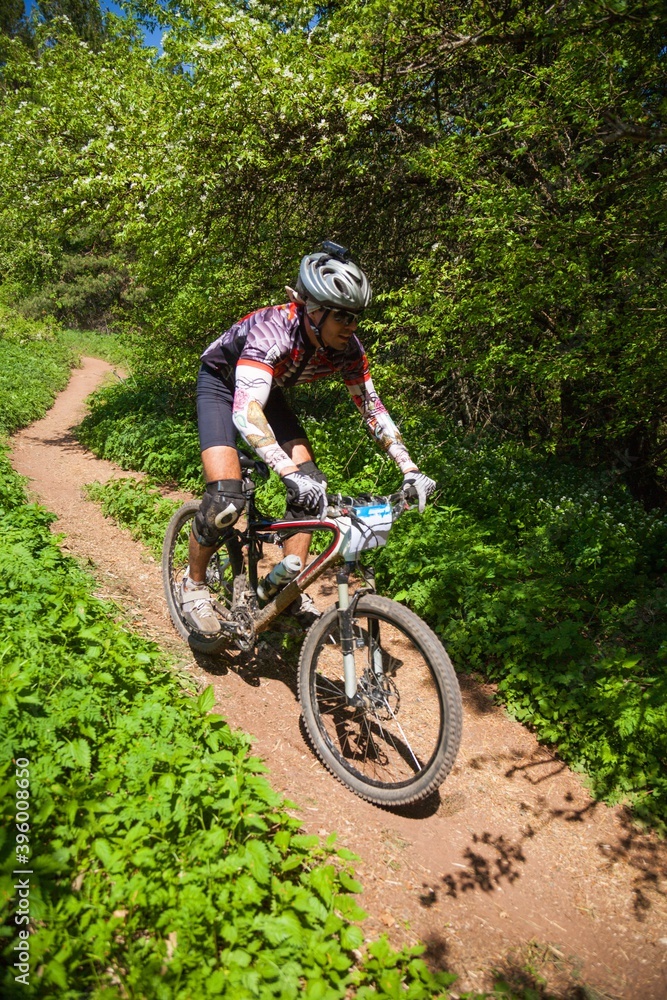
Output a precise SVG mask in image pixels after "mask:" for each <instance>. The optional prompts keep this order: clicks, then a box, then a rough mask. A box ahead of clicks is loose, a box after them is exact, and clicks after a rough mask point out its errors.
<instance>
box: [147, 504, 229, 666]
mask: <svg viewBox="0 0 667 1000" xmlns="http://www.w3.org/2000/svg"><path fill="white" fill-rule="evenodd" d="M198 510H199V501H198V500H190V501H189V502H188V503H186V504H184V505H183V506H182V507H181V508H180V509H179V510H177V511H176V513H175V514H174V516H173V517H172V519H171V521H170V522H169V525H168V527H167V531H166V534H165V538H164V544H163V546H162V582H163V585H164V592H165V597H166V599H167V606H168V608H169V614H170V615H171V620H172V621H173V623H174V625H175V627H176V630H177V631H178V633H179V635H181V636H182V637H183V639H185V640H186V642H188V643H189V645H190V646H191V647H192V649H195V650H197V651H198V652H200V653H216V652H218V651H219V650H221V649H225V648H227V647H228V646H230V645H231V637H230V635H229V633H227V632H224V631H223V632H220V633H217V634H216V635H214V636H206V635H204V634H203V633H201V632H198V631H197V630H196V629H194V628H193V627H192V626H191V625H190V624H189V623H188V622H187V621H186V620H185V618H184V617H183V614H182V611H181V601H180V591H181V584H182V582H183V578H184V576H185V571H186V570H187V568H188V551H189V546H190V532H191V530H192V522H193V520H194V517H195V514H196V513H197V511H198ZM233 583H234V574H233V570H232V566H231V562H230V559H229V553H228V552H227V548H226V547H225V546H224V545H223V546H222V547H221V548H220V549H219V550H218V551H217V552H215V553H214V554H213V556H212V557H211V560H210V562H209V564H208V569H207V571H206V585H207V586H208V588H209V590H210V591H211V594H212V596H213V597H214V600H215V603H216V604H217V605H218V608H219V610H220V611H221V614H222V615H224V611H225V609H229V608H230V607H231V602H232V591H233Z"/></svg>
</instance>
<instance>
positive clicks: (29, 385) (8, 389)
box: [0, 306, 74, 433]
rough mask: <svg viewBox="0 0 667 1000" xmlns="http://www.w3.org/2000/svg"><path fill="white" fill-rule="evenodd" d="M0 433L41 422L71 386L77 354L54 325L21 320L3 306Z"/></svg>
mask: <svg viewBox="0 0 667 1000" xmlns="http://www.w3.org/2000/svg"><path fill="white" fill-rule="evenodd" d="M0 355H1V356H2V365H0V431H4V432H6V433H11V432H12V431H15V430H18V428H19V427H25V426H26V424H29V423H30V422H31V421H33V420H37V419H38V418H39V417H41V416H42V415H43V414H44V412H45V411H46V410H47V409H48V408H49V406H51V404H52V403H53V400H54V399H55V396H56V393H57V392H59V391H60V389H63V388H64V387H65V386H66V385H67V381H68V379H69V372H70V368H71V367H72V365H73V363H74V354H73V352H72V350H71V349H70V347H69V346H68V345H66V344H64V343H62V342H61V341H60V340H59V339H58V338H57V337H56V328H55V327H54V325H53V324H52V323H37V322H32V321H31V320H27V319H22V318H20V317H17V316H16V315H15V314H14V313H13V312H12V311H11V310H9V309H7V308H6V307H2V306H0Z"/></svg>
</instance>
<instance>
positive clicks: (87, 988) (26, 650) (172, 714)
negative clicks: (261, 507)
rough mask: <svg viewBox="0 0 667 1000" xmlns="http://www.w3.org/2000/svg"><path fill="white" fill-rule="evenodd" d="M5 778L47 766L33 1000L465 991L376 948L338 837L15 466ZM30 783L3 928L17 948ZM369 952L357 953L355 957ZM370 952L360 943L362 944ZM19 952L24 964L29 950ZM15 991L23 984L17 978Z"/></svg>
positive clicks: (37, 790) (36, 804) (34, 822)
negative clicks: (28, 493) (67, 548)
mask: <svg viewBox="0 0 667 1000" xmlns="http://www.w3.org/2000/svg"><path fill="white" fill-rule="evenodd" d="M0 472H1V475H0V540H1V541H0V647H1V648H2V650H3V656H2V660H1V662H0V691H1V693H2V699H1V701H0V732H1V733H2V736H1V737H0V784H1V785H2V788H3V790H4V791H5V792H9V791H10V790H12V789H13V778H12V776H13V773H14V765H13V763H12V762H13V759H14V758H16V757H17V756H23V757H27V758H28V759H29V760H30V762H31V779H32V781H31V795H32V798H31V844H30V847H31V858H30V862H31V868H32V870H33V872H34V876H33V877H32V878H33V882H32V883H31V886H32V887H33V891H32V892H31V918H32V931H33V933H32V934H31V937H30V952H31V967H32V969H33V970H34V971H33V975H32V979H31V984H32V985H31V987H30V989H29V990H28V992H27V994H26V995H32V996H39V997H56V996H57V997H58V998H59V1000H67V998H72V1000H74V998H75V997H80V996H81V995H82V994H83V993H85V994H86V995H87V996H91V997H96V998H103V997H112V996H117V995H118V991H119V990H121V991H122V992H123V995H124V996H128V997H134V998H137V1000H139V998H143V997H149V996H150V997H160V998H163V997H164V998H181V997H182V998H185V997H191V996H201V997H203V996H230V997H234V998H235V1000H236V998H243V997H247V998H251V997H257V996H266V997H271V996H275V997H281V998H282V997H284V998H286V997H294V998H296V997H301V996H305V997H312V998H320V997H331V998H334V997H340V998H343V997H345V996H346V995H349V993H350V991H351V990H352V991H356V995H357V996H359V997H364V996H366V997H370V996H378V997H393V996H398V995H400V996H406V997H414V998H421V997H423V998H426V997H432V996H436V995H443V996H445V995H446V987H447V985H448V984H449V983H451V982H452V980H453V977H452V976H450V975H447V974H438V975H434V974H432V973H431V972H429V970H428V969H427V967H426V965H425V964H424V963H423V962H422V961H421V959H419V958H418V952H419V949H417V950H416V951H415V950H412V951H410V950H408V951H404V952H394V951H392V950H391V949H390V948H388V947H387V946H386V944H383V943H381V942H380V943H377V944H376V945H374V946H372V947H371V950H370V954H369V958H368V961H367V962H364V961H361V962H360V961H359V960H358V954H359V953H358V952H357V951H356V949H358V948H359V947H360V946H361V945H362V944H363V942H364V934H363V931H362V930H361V928H360V927H359V926H358V925H357V921H359V920H361V919H362V918H363V916H364V913H363V911H362V910H361V909H360V908H359V906H358V905H357V903H356V902H355V898H354V896H355V893H357V892H358V891H359V890H360V888H361V887H360V885H359V883H358V882H357V881H356V880H355V879H354V876H353V872H352V869H351V868H350V862H351V861H352V860H353V856H352V855H351V854H350V853H349V852H348V851H345V850H338V851H336V850H335V848H334V840H335V837H334V836H332V837H330V838H329V839H328V841H327V842H326V843H325V844H323V845H321V844H320V842H319V839H318V838H317V837H309V836H304V835H303V834H302V833H301V832H300V828H299V823H298V821H297V820H295V819H294V818H292V817H291V816H290V815H289V814H288V813H287V811H286V806H287V805H288V803H286V802H285V801H284V800H283V799H282V798H281V797H280V796H279V795H277V794H276V793H275V792H274V791H273V790H272V789H271V787H270V785H269V783H268V782H267V780H266V778H265V777H264V774H263V772H264V767H263V765H262V764H261V762H260V761H259V760H258V759H257V758H255V757H252V756H250V754H249V741H248V739H247V737H244V736H243V735H241V734H239V733H233V732H232V731H231V730H230V729H229V727H228V725H227V724H226V722H225V721H224V720H223V719H222V718H221V717H220V716H219V715H216V714H211V709H212V708H213V704H214V695H213V691H212V689H211V688H207V689H206V690H205V691H204V692H203V693H202V694H200V695H199V696H198V697H193V696H192V694H193V693H192V684H191V682H190V681H189V680H187V679H185V678H183V677H181V676H179V675H178V674H177V673H176V672H175V671H173V670H171V669H168V665H167V664H166V663H165V660H164V656H163V654H162V653H161V652H160V651H159V650H158V649H157V647H156V646H155V645H153V644H152V643H150V642H148V641H146V640H143V639H141V638H140V637H139V636H137V635H134V634H132V633H130V632H128V631H127V630H125V629H124V628H122V627H121V626H120V625H119V624H118V623H117V621H116V620H115V616H116V612H115V609H113V608H112V607H110V606H108V605H104V604H102V603H101V602H100V601H99V600H97V599H95V598H94V597H93V596H92V595H91V587H92V581H90V580H89V579H88V578H87V577H85V575H84V574H83V573H82V571H81V570H80V569H79V568H78V567H77V566H76V564H75V563H74V562H73V561H72V560H70V559H69V558H66V557H65V556H64V555H63V554H62V553H61V552H60V550H59V549H58V547H57V545H56V543H55V541H54V538H53V536H52V535H51V533H50V531H49V524H50V522H51V521H52V520H53V517H52V515H50V514H48V513H46V512H45V511H43V510H41V509H40V508H38V507H35V506H31V505H27V504H25V498H24V495H23V493H22V490H21V488H20V485H19V483H18V479H17V477H16V476H15V475H14V474H13V472H11V470H10V469H9V467H8V465H7V464H6V463H5V464H3V465H2V467H1V468H0ZM11 802H12V796H10V795H9V794H6V795H3V796H2V803H3V805H2V807H1V810H2V820H3V822H2V825H1V827H0V829H2V831H3V832H2V835H1V836H0V858H1V860H2V871H3V872H5V873H7V874H4V875H2V876H1V877H0V905H1V909H2V916H3V930H2V931H0V939H1V941H2V946H3V950H4V955H5V959H7V958H8V956H9V955H10V953H11V946H12V943H13V942H12V923H11V917H10V914H11V911H12V906H13V903H12V893H13V890H12V883H13V879H12V876H11V874H9V873H10V872H11V869H12V868H13V867H14V864H13V861H12V858H13V851H14V843H13V840H12V838H11V836H10V833H9V831H10V830H11V829H12V805H11ZM353 953H354V954H353ZM355 956H357V957H355ZM10 961H11V960H9V962H8V965H9V964H10ZM3 975H4V978H3V980H2V982H3V988H4V989H5V992H6V995H12V990H13V987H14V983H13V973H12V971H11V969H10V968H8V967H7V968H6V970H5V972H4V974H3Z"/></svg>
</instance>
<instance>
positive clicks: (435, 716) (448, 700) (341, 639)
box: [162, 455, 462, 806]
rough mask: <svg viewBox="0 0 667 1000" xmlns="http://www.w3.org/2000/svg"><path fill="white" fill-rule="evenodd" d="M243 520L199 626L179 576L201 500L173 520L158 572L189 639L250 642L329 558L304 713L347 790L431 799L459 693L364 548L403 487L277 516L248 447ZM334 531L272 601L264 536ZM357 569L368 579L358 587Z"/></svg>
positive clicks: (449, 753) (306, 667)
mask: <svg viewBox="0 0 667 1000" xmlns="http://www.w3.org/2000/svg"><path fill="white" fill-rule="evenodd" d="M241 467H242V482H243V491H244V494H245V497H246V511H245V526H242V524H243V522H237V523H236V524H235V525H234V526H232V527H231V528H229V529H228V530H227V532H226V533H225V534H224V535H223V536H222V538H221V539H220V540H219V543H218V546H217V549H216V551H215V553H214V554H213V556H212V558H211V560H210V562H209V566H208V571H207V577H206V583H207V585H208V587H209V589H210V591H211V593H212V595H213V596H214V601H213V606H214V608H215V610H216V612H217V614H218V615H219V619H220V625H221V629H220V632H219V633H217V634H215V635H214V636H212V637H211V636H205V635H203V634H201V633H198V632H196V631H195V630H194V629H193V628H192V627H191V626H190V625H189V624H188V622H187V621H186V620H185V619H184V617H183V614H182V611H181V601H180V586H181V582H182V580H183V576H184V573H185V571H186V569H187V565H188V545H189V538H190V529H191V525H192V521H193V519H194V516H195V514H196V512H197V510H198V509H199V501H197V500H193V501H190V502H189V503H186V504H184V506H183V507H181V508H180V510H178V511H176V513H175V514H174V516H173V517H172V519H171V521H170V523H169V526H168V528H167V532H166V536H165V540H164V547H163V553H162V574H163V581H164V588H165V594H166V598H167V604H168V606H169V611H170V614H171V617H172V620H173V622H174V625H175V626H176V629H177V630H178V632H179V633H180V635H181V636H182V637H183V638H184V639H185V640H186V641H187V642H188V643H189V644H190V646H191V647H192V649H194V650H196V651H199V652H205V653H218V652H222V651H224V650H226V649H227V650H231V649H234V648H238V649H241V650H244V651H251V650H252V649H254V647H255V645H256V642H257V637H258V635H259V634H260V633H262V632H263V631H265V630H266V629H268V628H269V626H270V625H271V624H272V623H273V622H274V621H275V620H276V619H277V618H278V616H279V615H281V614H282V613H283V612H285V610H286V609H287V608H289V606H290V605H291V604H292V602H293V601H294V600H295V599H296V598H297V597H298V596H299V594H301V593H302V592H303V591H304V590H306V588H307V587H309V586H310V585H311V584H312V583H314V582H315V580H317V579H318V577H319V576H321V574H322V573H323V572H324V571H325V570H326V569H327V568H329V567H331V566H332V565H333V564H335V563H338V564H342V565H340V569H339V571H338V573H337V576H336V584H337V589H338V600H337V602H336V604H335V605H334V606H332V607H331V608H329V609H328V610H327V611H325V612H324V613H323V615H322V616H321V617H320V618H319V619H317V620H316V621H315V622H314V624H313V625H312V626H311V627H310V628H309V630H308V631H307V633H306V636H305V639H304V642H303V646H302V648H301V655H300V657H299V666H298V692H299V700H300V703H301V708H302V713H303V720H304V723H305V726H306V729H307V731H308V735H309V737H310V739H311V741H312V744H313V747H314V749H315V751H316V752H317V754H318V756H319V757H320V759H321V760H322V762H323V763H324V764H325V766H326V767H327V768H328V769H329V770H330V771H331V772H332V774H334V775H335V776H336V777H337V778H338V779H339V780H340V781H341V782H343V784H345V785H346V786H347V787H348V788H349V789H350V790H351V791H353V792H355V793H356V794H357V795H359V796H361V798H364V799H367V800H368V801H369V802H373V803H376V804H378V805H385V806H386V805H393V806H398V805H407V804H409V803H412V802H417V801H418V800H420V799H423V798H426V797H427V796H429V795H430V794H431V793H432V792H434V791H435V789H436V788H437V787H438V786H439V785H440V784H441V783H442V782H443V781H444V779H445V778H446V777H447V775H448V774H449V772H450V770H451V768H452V766H453V764H454V760H455V758H456V754H457V752H458V748H459V744H460V741H461V724H462V710H461V694H460V690H459V686H458V682H457V679H456V674H455V673H454V670H453V667H452V665H451V662H450V660H449V657H448V655H447V653H446V652H445V649H444V648H443V646H442V644H441V643H440V641H439V639H438V638H437V636H436V635H435V634H434V633H433V632H432V631H431V629H430V628H429V627H428V626H427V625H426V624H425V623H424V622H423V621H422V620H421V619H420V618H419V617H418V616H417V615H416V614H414V612H412V611H410V610H409V609H408V608H406V607H405V606H404V605H402V604H399V603H398V602H396V601H392V600H389V599H388V598H386V597H382V596H380V595H379V594H377V593H376V592H375V583H374V575H373V572H372V570H370V569H368V568H365V567H362V566H360V564H359V556H360V555H361V553H362V552H365V551H368V550H369V549H373V548H378V547H379V546H381V545H384V544H385V543H386V541H387V536H388V534H389V531H390V529H391V526H392V524H393V523H395V521H396V520H397V518H398V517H400V516H401V515H402V514H403V513H404V512H405V511H406V510H409V509H410V508H411V503H410V500H411V499H412V498H411V497H409V496H407V495H406V494H405V493H404V492H402V491H401V492H399V493H394V494H392V495H391V496H388V497H371V496H364V497H357V498H353V497H344V496H341V495H329V497H328V500H329V505H328V506H327V508H326V510H325V512H324V515H323V517H322V518H312V517H304V518H303V519H300V520H273V519H271V518H268V517H265V516H263V515H262V514H261V513H260V512H259V511H258V509H257V506H256V503H255V483H254V481H253V479H252V473H253V472H254V473H256V474H258V475H259V476H260V477H262V478H266V477H268V469H267V468H266V466H265V465H264V464H263V463H261V462H257V461H254V460H253V459H251V458H248V457H247V456H245V455H242V456H241ZM306 531H307V532H310V533H314V532H318V533H319V532H327V533H329V535H330V536H331V537H330V538H329V537H328V535H327V536H325V540H326V542H327V543H328V544H327V545H326V547H325V548H324V549H323V551H321V552H319V554H317V555H315V557H314V558H313V559H312V561H311V562H310V563H309V564H308V565H307V566H306V567H305V568H303V569H302V570H301V572H300V573H299V575H298V576H297V577H296V579H294V580H292V581H291V582H290V583H288V584H287V586H286V587H285V588H284V589H283V590H280V591H279V592H278V594H277V595H276V596H275V597H274V598H273V599H272V600H270V601H269V603H267V604H266V605H265V606H261V603H262V602H260V600H259V599H258V597H257V585H258V563H259V561H260V559H261V558H262V549H263V545H264V544H269V543H270V544H282V543H283V542H284V540H285V539H286V538H288V537H289V536H290V535H293V534H296V533H300V532H306ZM355 571H356V572H359V573H360V575H361V577H362V581H363V586H361V587H359V588H358V589H356V590H354V591H353V592H352V591H351V590H350V576H351V574H352V573H353V572H355Z"/></svg>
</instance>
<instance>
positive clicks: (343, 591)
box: [336, 563, 382, 705]
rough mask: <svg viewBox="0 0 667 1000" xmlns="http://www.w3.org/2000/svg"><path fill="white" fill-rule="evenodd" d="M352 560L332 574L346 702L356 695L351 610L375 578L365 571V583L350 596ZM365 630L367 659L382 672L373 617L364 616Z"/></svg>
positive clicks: (377, 623) (368, 589)
mask: <svg viewBox="0 0 667 1000" xmlns="http://www.w3.org/2000/svg"><path fill="white" fill-rule="evenodd" d="M353 568H354V564H353V563H352V564H348V563H346V564H345V567H344V568H343V569H341V570H339V572H338V573H337V574H336V583H337V585H338V632H339V635H340V647H341V651H342V654H343V676H344V678H345V696H346V698H347V701H348V704H352V705H353V704H356V703H357V701H358V695H357V671H356V669H355V662H354V647H355V638H354V628H353V620H354V612H355V610H356V607H357V602H358V600H359V598H360V597H361V596H362V594H367V593H368V592H369V591H374V590H375V579H374V576H373V574H372V571H370V572H369V571H366V573H365V577H366V584H367V586H366V587H363V588H361V589H360V590H357V591H355V593H354V594H353V596H352V599H350V586H349V583H350V572H351V570H352V569H353ZM368 630H369V637H368V638H369V654H370V655H369V659H370V662H371V663H372V666H373V671H374V673H375V674H376V675H381V674H382V652H381V649H380V623H379V622H378V621H377V620H376V619H374V618H369V620H368Z"/></svg>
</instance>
